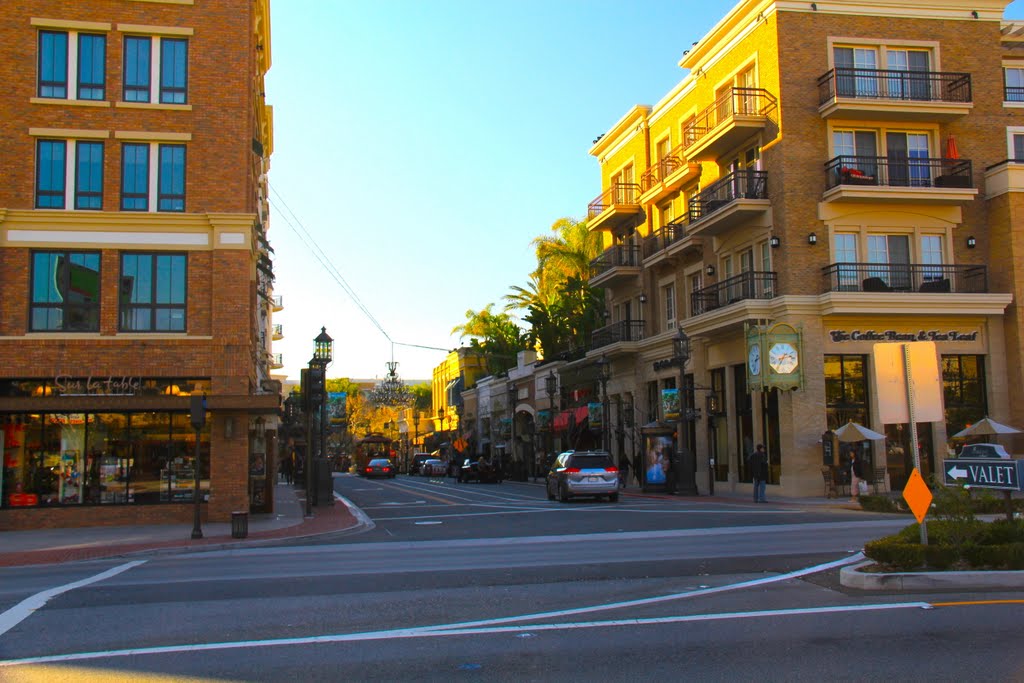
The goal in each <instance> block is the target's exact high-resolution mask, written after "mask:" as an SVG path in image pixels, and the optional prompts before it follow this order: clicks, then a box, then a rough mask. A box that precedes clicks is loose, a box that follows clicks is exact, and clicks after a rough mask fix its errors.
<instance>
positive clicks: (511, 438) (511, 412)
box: [507, 382, 526, 481]
mask: <svg viewBox="0 0 1024 683" xmlns="http://www.w3.org/2000/svg"><path fill="white" fill-rule="evenodd" d="M508 417H509V421H508V449H507V450H508V457H509V459H510V460H511V461H512V463H511V464H512V466H513V467H515V470H516V478H517V479H518V477H519V476H520V475H519V469H520V468H519V462H518V461H517V460H516V385H515V383H514V382H512V383H510V384H509V385H508ZM525 480H526V478H525V477H523V479H522V481H525Z"/></svg>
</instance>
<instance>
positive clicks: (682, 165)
mask: <svg viewBox="0 0 1024 683" xmlns="http://www.w3.org/2000/svg"><path fill="white" fill-rule="evenodd" d="M685 146H686V145H685V144H683V145H679V146H678V147H676V148H675V149H673V150H672V151H671V152H669V153H668V155H667V156H665V157H664V158H663V159H661V161H659V162H658V163H656V164H654V165H653V166H651V167H650V168H649V169H647V170H646V171H644V174H643V175H642V176H640V203H641V204H643V205H644V206H646V205H648V204H654V203H656V202H660V201H661V200H662V199H664V198H665V197H667V196H669V195H670V194H672V193H673V192H678V191H679V190H680V189H681V188H682V187H683V186H684V185H686V184H687V183H690V182H693V181H694V180H696V179H697V178H699V177H700V171H701V168H700V164H698V163H696V162H694V161H690V162H686V161H683V159H685V158H686V157H684V156H683V148H684V147H685Z"/></svg>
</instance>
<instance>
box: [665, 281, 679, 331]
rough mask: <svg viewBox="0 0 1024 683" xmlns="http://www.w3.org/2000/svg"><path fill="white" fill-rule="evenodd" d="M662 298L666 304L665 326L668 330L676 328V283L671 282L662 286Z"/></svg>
mask: <svg viewBox="0 0 1024 683" xmlns="http://www.w3.org/2000/svg"><path fill="white" fill-rule="evenodd" d="M661 300H662V302H663V305H664V312H665V318H664V320H665V328H664V329H666V330H674V329H675V328H676V285H675V283H673V282H670V283H668V284H666V285H662V287H661Z"/></svg>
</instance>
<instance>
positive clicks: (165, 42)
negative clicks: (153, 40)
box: [160, 38, 188, 104]
mask: <svg viewBox="0 0 1024 683" xmlns="http://www.w3.org/2000/svg"><path fill="white" fill-rule="evenodd" d="M187 89H188V41H187V40H182V39H180V38H173V39H172V38H162V39H161V40H160V101H161V102H163V103H165V104H185V93H186V92H187Z"/></svg>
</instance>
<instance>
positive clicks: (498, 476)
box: [455, 456, 504, 484]
mask: <svg viewBox="0 0 1024 683" xmlns="http://www.w3.org/2000/svg"><path fill="white" fill-rule="evenodd" d="M503 479H504V477H503V476H502V472H501V463H500V462H499V461H497V460H496V459H492V458H482V457H480V456H470V457H468V458H466V459H465V460H463V461H462V467H460V468H459V474H458V476H457V477H456V479H455V481H457V482H459V483H462V482H469V481H480V482H491V483H496V484H500V483H501V482H502V480H503Z"/></svg>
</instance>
